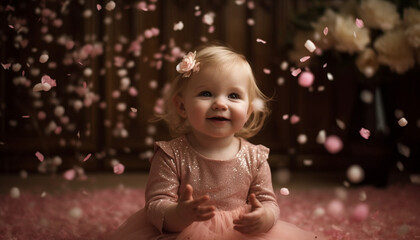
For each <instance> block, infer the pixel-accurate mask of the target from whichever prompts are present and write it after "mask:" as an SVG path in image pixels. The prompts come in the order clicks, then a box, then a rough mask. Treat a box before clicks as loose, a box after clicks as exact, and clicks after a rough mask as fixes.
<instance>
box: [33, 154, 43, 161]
mask: <svg viewBox="0 0 420 240" xmlns="http://www.w3.org/2000/svg"><path fill="white" fill-rule="evenodd" d="M35 156H36V157H37V158H38V160H39V161H40V162H43V161H44V155H42V153H40V152H36V153H35Z"/></svg>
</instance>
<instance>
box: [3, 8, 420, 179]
mask: <svg viewBox="0 0 420 240" xmlns="http://www.w3.org/2000/svg"><path fill="white" fill-rule="evenodd" d="M108 2H109V1H103V2H102V1H99V2H98V3H97V1H92V0H85V1H70V3H69V4H68V5H66V6H65V7H63V4H62V1H41V3H37V1H29V2H27V3H18V2H14V7H15V10H14V11H13V12H7V11H6V10H5V9H6V4H3V3H2V5H3V6H2V8H3V11H2V22H3V23H2V32H3V33H2V35H3V37H2V38H3V39H2V41H3V42H2V47H1V51H2V52H1V61H2V63H6V62H12V63H20V64H21V65H22V68H21V70H18V71H12V70H3V69H2V70H1V72H0V74H1V81H0V87H1V90H0V96H1V103H2V106H1V115H0V117H1V130H0V141H1V145H0V151H1V152H0V154H1V155H0V157H1V159H2V160H1V164H0V169H1V170H2V171H17V170H20V169H28V170H35V169H36V168H37V167H38V164H39V161H38V160H37V159H36V157H35V152H36V151H39V152H41V153H43V154H44V155H45V156H46V157H47V158H53V157H54V156H60V157H61V158H62V159H63V164H62V165H61V166H60V167H59V168H60V169H66V168H70V167H72V166H74V165H82V166H83V167H84V168H85V169H90V170H104V169H109V168H110V164H109V162H110V161H111V160H112V159H117V160H119V161H120V162H122V163H124V164H125V165H126V167H127V170H139V169H143V170H145V169H147V168H148V162H147V158H148V156H150V151H151V150H152V148H153V146H152V142H153V140H166V139H169V135H168V131H167V129H166V126H165V125H164V124H163V123H151V122H149V119H150V118H151V117H152V116H153V108H154V106H155V104H156V100H157V99H158V98H159V97H161V92H162V89H163V88H164V86H165V83H167V82H168V81H170V80H171V79H173V78H174V77H175V75H176V72H175V65H176V63H177V61H178V60H179V58H176V59H174V55H173V51H174V49H176V48H179V49H180V50H182V51H184V52H187V51H189V50H193V49H194V47H196V46H198V45H199V44H200V43H202V42H203V40H204V39H205V40H206V41H218V42H221V43H226V44H228V45H230V46H231V47H233V48H234V49H236V50H237V51H239V52H241V53H243V54H244V55H245V56H246V57H247V58H248V59H249V61H250V63H251V65H252V67H253V69H254V72H255V76H256V78H257V80H258V84H259V86H260V87H261V89H262V91H263V92H264V93H265V94H266V95H268V96H270V97H272V101H271V103H270V106H271V109H272V114H271V116H270V119H269V121H268V122H267V124H266V125H265V127H264V129H263V131H262V132H261V133H260V134H258V135H257V136H256V137H254V138H252V139H251V141H252V142H254V143H261V144H264V145H266V146H268V147H269V148H270V149H271V157H270V164H271V165H272V166H273V167H290V168H299V169H320V170H326V169H344V168H346V167H347V166H348V165H350V164H352V163H355V162H359V163H360V162H361V164H362V165H363V164H365V165H366V166H368V167H369V168H373V169H374V168H375V167H377V166H384V165H386V166H387V167H388V166H390V165H391V164H393V162H392V161H394V160H390V159H388V160H383V159H384V156H386V155H388V156H395V155H393V154H395V141H396V139H397V138H398V139H400V138H401V136H407V135H409V136H410V137H407V138H410V139H411V140H410V141H409V143H406V144H407V145H409V144H413V145H415V144H418V143H419V138H418V135H417V134H418V133H419V130H418V127H416V124H415V121H413V124H410V125H409V127H410V128H411V129H410V130H406V129H405V130H404V131H407V132H406V133H401V132H399V133H397V135H398V136H396V135H395V134H394V135H392V137H390V135H389V134H388V135H387V134H382V133H381V132H380V131H379V132H377V131H376V130H375V128H376V125H377V119H376V117H375V106H376V105H377V104H376V105H375V103H374V104H371V105H369V106H366V105H364V104H363V103H361V102H360V100H359V95H360V91H361V90H362V89H365V88H368V89H370V90H372V92H375V89H382V90H381V91H382V94H383V97H384V98H386V99H387V101H388V102H387V105H386V106H385V108H386V109H385V110H386V115H387V116H388V125H389V126H388V127H389V129H391V130H390V131H391V132H393V133H394V130H393V129H395V128H396V126H395V121H394V120H395V119H394V118H395V117H393V111H394V110H395V108H397V107H399V108H407V109H406V110H405V112H406V113H407V112H412V115H411V116H413V118H412V119H418V118H419V115H418V110H414V108H415V107H414V106H413V105H411V104H406V105H401V106H397V105H398V104H397V100H396V99H401V97H404V96H406V95H405V94H404V93H403V91H404V90H401V91H398V92H396V91H393V90H395V86H394V85H395V82H394V81H392V82H388V83H386V84H383V85H379V86H378V85H369V84H368V85H363V84H361V83H360V81H358V80H357V78H360V77H361V76H360V74H359V73H358V72H357V70H356V69H355V68H354V65H350V64H348V63H347V62H345V61H344V60H343V61H341V62H340V60H339V61H336V58H332V57H331V56H328V55H326V56H324V57H323V58H321V59H320V60H319V61H320V62H321V61H325V62H328V61H329V60H330V59H335V60H334V61H331V62H328V67H327V68H322V67H317V68H314V69H312V71H313V72H314V73H315V74H316V80H315V83H314V85H313V87H312V88H311V89H308V88H303V87H300V86H299V85H298V84H297V81H296V78H295V77H293V76H292V75H291V74H290V70H289V68H288V69H286V70H283V69H281V67H280V66H281V64H282V62H284V61H287V60H288V51H289V50H290V49H291V47H292V45H291V43H292V41H293V34H292V32H293V29H294V22H293V20H294V17H295V16H296V15H297V14H299V13H301V12H304V11H307V10H309V9H311V7H312V5H311V3H312V1H303V0H296V1H294V0H282V1H269V0H265V1H264V0H255V1H247V3H244V4H242V5H238V4H237V3H236V1H233V0H232V1H229V0H208V1H204V0H200V1H189V0H160V1H141V2H139V1H122V0H116V1H115V3H116V6H115V8H114V9H113V10H111V11H108V10H106V4H107V3H108ZM237 2H240V1H237ZM143 3H144V4H145V5H141V4H143ZM97 4H100V6H101V7H102V8H101V9H100V10H98V8H97ZM144 7H145V8H144ZM36 8H39V10H41V11H42V9H50V10H51V11H53V12H55V13H56V14H57V17H56V18H60V19H62V20H63V25H62V26H61V27H53V19H51V18H49V17H48V16H46V17H42V15H40V14H37V13H36V11H35V10H34V9H36ZM63 9H64V10H63ZM145 9H148V10H147V11H146V10H145ZM198 12H200V14H199V13H198ZM210 12H213V13H214V16H215V18H214V24H213V27H214V32H209V28H210V26H209V25H206V24H204V23H203V21H202V18H203V15H204V14H207V13H210ZM11 16H14V17H16V18H18V19H26V20H27V22H26V25H27V28H28V29H29V32H28V33H22V32H20V33H19V32H18V31H16V29H13V28H10V26H8V24H10V23H11V22H12V21H13V20H11V18H12V17H11ZM86 16H87V17H86ZM3 20H5V21H3ZM14 21H16V20H14ZM180 21H182V22H183V24H184V28H183V29H182V30H181V31H174V24H175V23H178V22H180ZM249 21H253V22H254V24H253V25H250V24H248V22H249ZM42 27H48V30H47V31H46V32H45V31H44V32H43V31H42ZM156 29H158V30H159V33H158V34H155V35H153V34H151V33H153V31H154V30H156ZM44 30H45V29H44ZM48 34H51V35H52V36H53V38H54V40H53V41H52V42H51V43H47V42H46V41H45V40H44V39H45V36H46V35H48ZM63 34H65V35H66V36H67V37H69V38H71V39H72V40H73V41H74V42H75V46H74V47H73V48H71V49H66V48H65V47H64V46H63V45H60V44H58V43H57V42H56V41H57V39H58V38H59V37H60V36H62V35H63ZM148 34H151V35H153V36H151V37H150V38H148ZM18 35H21V36H23V38H24V39H28V40H29V44H28V46H26V47H22V46H17V47H16V36H18ZM257 39H262V40H264V41H266V43H265V44H263V43H261V42H257ZM86 44H101V46H102V48H101V49H102V50H103V51H102V53H98V54H97V55H96V56H94V55H92V54H91V55H89V57H87V58H83V56H80V55H78V54H75V52H76V53H77V52H80V51H81V50H82V49H84V46H86ZM18 45H19V44H18ZM133 46H134V47H138V48H140V49H138V52H137V53H136V50H134V51H131V50H133V49H132V48H130V47H133ZM79 50H80V51H79ZM43 51H48V53H49V56H50V59H49V62H48V63H50V62H55V63H56V67H51V65H48V63H47V64H41V63H39V61H38V58H39V56H40V54H41V53H42V52H43ZM68 54H71V55H72V57H70V59H73V63H71V64H69V65H65V64H64V63H63V59H66V55H68ZM31 58H32V61H31V60H30V59H31ZM173 60H176V61H175V62H174V61H173ZM315 63H316V62H315V61H314V64H315ZM289 64H290V65H289V67H292V66H293V63H291V62H289ZM317 64H319V62H318V63H317ZM160 65H161V67H158V66H160ZM321 66H322V64H321ZM33 69H38V70H39V72H40V73H39V74H38V75H36V74H32V72H31V71H32V70H33ZM86 69H88V70H86ZM89 69H90V70H89ZM264 69H269V70H270V73H269V74H267V73H264ZM86 71H87V72H86ZM89 71H90V72H91V74H88V73H89ZM121 71H126V74H125V75H124V73H123V72H121ZM414 71H417V72H415V73H418V69H416V70H414ZM23 72H24V73H23ZM327 72H330V73H332V74H333V75H334V78H335V80H334V81H329V80H328V79H327V77H326V74H327ZM415 73H411V75H407V76H404V77H400V78H404V79H406V82H409V81H410V78H413V77H414V76H415ZM44 74H48V75H50V76H51V77H52V78H54V79H56V80H57V87H55V88H53V89H52V90H51V91H48V92H41V93H36V94H34V93H32V91H31V88H32V86H33V85H35V84H36V83H38V82H40V77H41V76H42V75H44ZM390 74H391V73H390ZM22 75H25V77H26V80H25V81H26V82H27V86H25V84H20V85H15V84H14V83H13V81H12V79H14V78H16V77H17V76H22ZM124 77H127V78H128V79H129V80H130V86H131V87H133V88H135V89H136V90H137V92H138V95H136V96H132V95H130V94H129V91H128V90H121V89H120V86H121V79H123V78H124ZM279 79H283V80H284V83H283V84H279ZM418 82H419V81H417V83H412V82H410V83H407V84H414V85H415V86H411V87H407V86H406V87H405V90H408V91H410V89H411V91H412V92H411V93H410V94H411V97H414V101H417V103H418V102H419V97H418V96H417V95H416V92H417V93H418V90H413V88H412V87H416V89H420V88H419V86H418ZM416 84H417V85H416ZM398 86H399V88H400V89H402V88H403V87H401V85H398ZM319 87H321V88H322V87H323V88H324V90H320V88H319ZM378 87H379V88H378ZM413 91H414V92H413ZM92 95H93V96H94V97H93V98H92V99H94V101H93V103H92V104H91V105H89V106H88V107H83V108H82V109H80V110H78V111H76V110H75V109H74V107H73V105H74V101H75V100H81V101H86V99H91V97H89V96H92ZM117 95H119V96H117ZM121 103H124V104H126V109H125V110H123V111H120V110H118V109H117V106H118V105H119V104H121ZM40 105H42V106H40ZM57 106H63V107H64V108H65V114H64V116H66V117H67V118H68V123H67V122H66V120H64V121H63V118H62V116H61V117H57V116H55V115H54V109H55V108H56V107H57ZM130 108H134V109H137V112H136V113H133V111H131V110H130ZM39 111H43V112H44V113H45V114H46V115H47V117H46V119H45V120H39V119H37V115H38V114H39ZM285 114H288V115H289V116H292V115H293V114H295V115H297V116H299V117H300V122H299V123H297V124H291V123H290V121H289V120H284V119H283V116H284V115H285ZM26 115H28V116H30V117H29V118H22V116H26ZM337 119H338V120H339V121H341V122H342V123H344V124H345V128H340V127H339V125H337ZM51 121H54V122H55V123H56V124H57V126H60V127H62V131H61V132H60V133H54V132H46V131H45V129H46V128H47V127H48V125H49V124H50V123H51ZM361 127H365V128H368V127H369V128H370V129H371V131H372V133H373V136H372V139H371V141H370V142H363V139H361V138H360V136H358V130H359V129H360V128H361ZM122 129H123V130H122ZM124 129H125V130H126V132H124ZM322 129H324V130H325V131H326V132H327V134H328V135H329V134H336V135H338V136H340V137H341V138H342V139H343V142H344V145H345V147H344V149H343V151H341V152H340V153H339V154H336V155H332V154H329V153H328V152H327V151H326V150H325V148H324V147H323V145H321V144H318V143H316V140H315V139H316V136H317V134H318V132H319V131H320V130H322ZM125 133H128V136H127V137H121V134H123V135H124V134H125ZM300 134H306V136H307V139H308V140H307V142H306V143H305V144H299V143H298V141H297V137H298V136H299V135H300ZM404 134H405V135H404ZM416 147H418V145H417V146H416ZM89 153H92V157H91V158H90V159H89V160H88V161H87V162H82V160H83V159H84V157H85V156H86V155H87V154H89ZM305 159H311V160H313V164H312V165H311V166H305V165H304V164H303V161H304V160H305ZM366 159H369V160H368V161H365V160H366ZM384 162H386V164H383V163H384Z"/></svg>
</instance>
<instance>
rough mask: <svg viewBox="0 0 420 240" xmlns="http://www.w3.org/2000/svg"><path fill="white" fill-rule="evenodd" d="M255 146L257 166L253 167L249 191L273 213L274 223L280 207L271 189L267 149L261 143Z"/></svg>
mask: <svg viewBox="0 0 420 240" xmlns="http://www.w3.org/2000/svg"><path fill="white" fill-rule="evenodd" d="M257 147H258V150H257V161H256V162H257V167H256V168H255V169H254V170H255V171H254V176H253V181H252V183H251V188H250V193H255V196H256V197H257V199H258V201H260V202H261V204H263V205H264V207H266V208H267V209H268V210H270V211H271V212H272V213H273V215H274V223H275V222H276V221H277V220H278V218H279V216H280V209H279V206H278V204H277V199H276V195H275V194H274V191H273V184H272V181H271V170H270V166H269V165H268V162H267V159H268V153H269V149H268V148H266V147H264V146H262V145H259V146H257ZM274 223H273V225H274Z"/></svg>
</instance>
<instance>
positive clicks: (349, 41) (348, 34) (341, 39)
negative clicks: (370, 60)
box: [332, 16, 370, 53]
mask: <svg viewBox="0 0 420 240" xmlns="http://www.w3.org/2000/svg"><path fill="white" fill-rule="evenodd" d="M355 22H356V19H355V18H354V17H350V16H346V17H342V16H337V19H336V23H335V28H334V31H333V32H332V34H333V35H334V38H335V41H336V44H335V45H334V47H335V49H337V50H338V51H341V52H348V53H354V52H360V51H362V50H364V49H365V48H366V45H368V44H369V43H370V36H369V30H368V29H367V28H359V27H357V26H356V23H355Z"/></svg>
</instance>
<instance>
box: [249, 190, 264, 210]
mask: <svg viewBox="0 0 420 240" xmlns="http://www.w3.org/2000/svg"><path fill="white" fill-rule="evenodd" d="M249 202H250V204H251V205H252V206H253V207H254V208H260V207H262V206H263V205H262V204H261V202H260V201H258V199H257V196H255V193H251V195H249Z"/></svg>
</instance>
